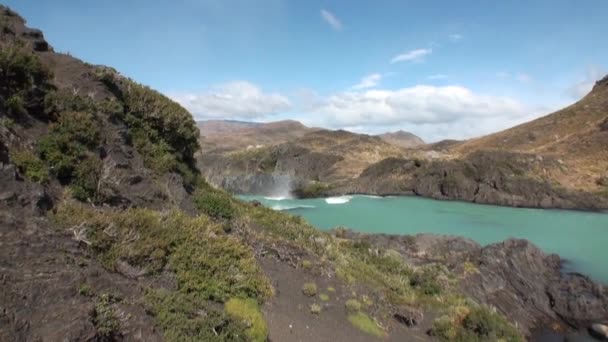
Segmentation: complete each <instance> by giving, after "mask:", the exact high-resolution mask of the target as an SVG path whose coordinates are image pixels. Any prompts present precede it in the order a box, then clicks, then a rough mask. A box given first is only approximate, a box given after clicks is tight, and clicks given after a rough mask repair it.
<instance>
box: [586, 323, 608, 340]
mask: <svg viewBox="0 0 608 342" xmlns="http://www.w3.org/2000/svg"><path fill="white" fill-rule="evenodd" d="M589 334H591V335H592V336H593V337H595V338H598V339H599V340H600V341H608V325H604V324H593V325H591V326H590V327H589Z"/></svg>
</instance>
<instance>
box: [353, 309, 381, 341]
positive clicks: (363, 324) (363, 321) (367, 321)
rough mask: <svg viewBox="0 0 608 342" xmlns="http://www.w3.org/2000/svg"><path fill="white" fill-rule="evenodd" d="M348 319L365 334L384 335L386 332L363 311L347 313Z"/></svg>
mask: <svg viewBox="0 0 608 342" xmlns="http://www.w3.org/2000/svg"><path fill="white" fill-rule="evenodd" d="M348 321H349V322H350V323H351V324H352V325H353V326H354V327H355V328H357V329H359V330H361V331H363V332H364V333H366V334H369V335H372V336H376V337H379V338H381V337H384V336H385V335H386V332H385V331H384V330H382V329H381V328H380V327H379V326H378V324H377V323H376V322H375V321H374V320H372V319H371V318H369V316H368V315H367V314H365V313H363V312H360V311H359V312H356V313H353V314H350V315H348Z"/></svg>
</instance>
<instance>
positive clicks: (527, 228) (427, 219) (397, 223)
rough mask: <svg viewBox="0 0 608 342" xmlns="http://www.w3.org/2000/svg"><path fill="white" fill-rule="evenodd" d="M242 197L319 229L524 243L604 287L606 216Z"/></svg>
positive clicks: (420, 202)
mask: <svg viewBox="0 0 608 342" xmlns="http://www.w3.org/2000/svg"><path fill="white" fill-rule="evenodd" d="M242 198H243V199H245V200H252V199H257V200H259V201H261V202H262V203H263V204H264V205H266V206H268V207H271V208H274V209H278V210H288V211H289V212H290V213H292V214H296V215H301V216H302V217H304V218H305V219H307V220H308V221H309V222H311V223H312V224H313V225H315V226H317V227H318V228H320V229H331V228H334V227H337V226H345V227H348V228H352V229H354V230H357V231H361V232H365V233H387V234H418V233H436V234H446V235H458V236H464V237H467V238H471V239H473V240H475V241H477V242H479V243H480V244H482V245H486V244H490V243H493V242H498V241H502V240H505V239H508V238H523V239H527V240H530V241H532V242H533V243H535V244H536V245H537V246H539V247H540V248H542V249H543V250H544V251H546V252H550V253H557V254H559V255H560V256H561V257H562V258H564V259H566V260H567V263H566V268H567V269H569V270H575V271H577V272H580V273H583V274H587V275H590V276H591V277H593V278H594V279H596V280H599V281H601V282H603V283H607V284H608V214H606V213H588V212H578V211H564V210H540V209H520V208H507V207H497V206H489V205H477V204H471V203H464V202H447V201H435V200H430V199H423V198H419V197H385V198H379V197H370V196H344V197H336V198H330V199H305V200H294V199H282V200H277V199H269V198H264V197H259V196H242ZM328 202H330V203H328Z"/></svg>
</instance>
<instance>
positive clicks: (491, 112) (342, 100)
mask: <svg viewBox="0 0 608 342" xmlns="http://www.w3.org/2000/svg"><path fill="white" fill-rule="evenodd" d="M542 112H544V111H543V110H539V109H538V108H531V107H529V106H526V105H524V104H522V103H520V102H519V101H517V100H514V99H512V98H507V97H498V96H489V95H483V94H478V93H475V92H473V91H472V90H470V89H468V88H465V87H461V86H445V87H435V86H428V85H417V86H413V87H409V88H402V89H397V90H368V91H363V92H356V91H349V92H344V93H339V94H335V95H332V96H329V97H328V98H326V99H325V101H324V103H323V104H322V105H321V106H320V107H318V108H316V109H315V110H314V111H312V112H311V113H309V115H308V116H307V117H305V118H303V119H304V121H305V122H306V123H308V124H311V125H317V126H323V127H329V128H348V127H350V128H353V127H359V128H361V127H363V129H364V130H365V131H367V132H368V133H377V132H382V131H385V130H395V129H398V128H402V129H407V130H409V131H411V132H413V133H414V134H420V135H421V136H423V138H425V139H427V140H429V141H433V140H438V139H445V138H456V139H462V138H470V137H474V136H479V135H483V134H487V133H491V132H494V131H496V130H500V129H505V128H508V127H510V126H512V125H515V124H518V123H521V122H525V121H527V120H530V119H532V118H533V117H536V116H538V115H539V114H541V113H542Z"/></svg>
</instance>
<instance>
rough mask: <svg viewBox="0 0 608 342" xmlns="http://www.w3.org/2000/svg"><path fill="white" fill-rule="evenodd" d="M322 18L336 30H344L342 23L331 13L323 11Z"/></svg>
mask: <svg viewBox="0 0 608 342" xmlns="http://www.w3.org/2000/svg"><path fill="white" fill-rule="evenodd" d="M321 18H323V20H325V21H326V22H327V23H328V24H329V26H331V27H332V28H333V29H334V30H336V31H341V30H342V22H341V21H340V19H338V18H337V17H336V16H335V15H334V14H333V13H331V12H330V11H328V10H325V9H322V10H321Z"/></svg>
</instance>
